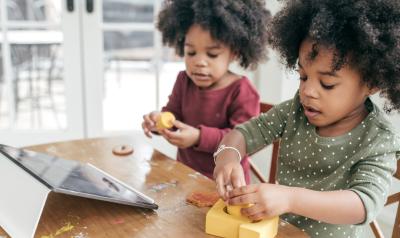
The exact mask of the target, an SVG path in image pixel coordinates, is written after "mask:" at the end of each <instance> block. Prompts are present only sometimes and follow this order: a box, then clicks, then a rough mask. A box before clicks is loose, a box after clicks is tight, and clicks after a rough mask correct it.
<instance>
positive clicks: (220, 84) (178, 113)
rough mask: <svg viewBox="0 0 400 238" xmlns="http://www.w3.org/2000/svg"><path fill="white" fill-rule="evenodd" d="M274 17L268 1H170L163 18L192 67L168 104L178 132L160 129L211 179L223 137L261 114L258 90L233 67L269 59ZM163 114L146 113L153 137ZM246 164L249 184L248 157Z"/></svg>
mask: <svg viewBox="0 0 400 238" xmlns="http://www.w3.org/2000/svg"><path fill="white" fill-rule="evenodd" d="M269 19H270V13H269V12H268V11H267V10H266V8H265V2H264V1H263V0H252V1H248V0H207V1H206V0H169V1H165V3H164V6H163V8H162V9H161V12H160V14H159V16H158V23H157V27H158V29H159V30H160V31H161V33H162V39H163V43H164V44H167V45H169V46H172V47H174V48H175V49H176V52H177V54H178V55H180V56H183V58H184V61H185V66H186V70H185V71H182V72H180V73H179V74H178V77H177V80H176V82H175V85H174V88H173V91H172V93H171V95H170V96H169V101H168V103H167V105H166V106H165V107H163V108H162V111H170V112H172V113H173V114H174V115H175V117H176V119H177V120H176V121H175V122H174V126H175V127H176V128H177V130H174V131H172V130H166V129H164V130H160V131H158V133H160V134H161V135H162V136H163V137H164V138H165V139H166V140H168V141H169V142H170V143H171V144H173V145H176V146H177V147H178V148H179V149H178V158H177V159H178V161H180V162H182V163H184V164H186V165H188V166H189V167H191V168H193V169H195V170H197V171H199V172H200V173H202V174H204V175H206V176H208V177H210V178H212V175H213V170H214V166H215V164H214V160H213V152H214V151H215V150H216V149H217V147H218V144H219V142H220V141H221V140H222V138H223V136H224V135H225V134H226V133H227V132H229V131H230V130H231V129H232V128H233V127H234V126H235V125H237V124H240V123H242V122H245V121H247V120H249V119H250V118H251V117H254V116H256V115H258V114H259V95H258V93H257V91H256V90H255V89H254V87H253V86H252V85H251V83H250V82H249V80H248V79H247V78H246V77H245V76H241V75H238V74H235V73H233V72H231V71H230V70H229V68H228V67H229V65H230V64H231V63H232V62H233V61H237V62H238V63H239V64H240V65H241V66H242V67H243V68H249V67H251V68H255V67H256V66H257V64H258V63H259V62H260V61H261V60H263V59H265V57H266V43H267V31H266V26H267V23H268V21H269ZM159 115H160V112H158V111H153V112H151V113H149V114H147V115H144V116H143V119H144V121H143V123H142V128H143V131H144V133H145V134H146V135H147V136H148V137H151V132H152V131H153V132H154V131H157V129H156V127H155V122H156V121H157V118H158V117H159ZM241 163H242V166H243V169H244V173H245V178H246V182H247V183H248V182H249V181H250V177H249V164H248V158H247V157H245V158H243V160H242V161H241Z"/></svg>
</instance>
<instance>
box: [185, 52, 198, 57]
mask: <svg viewBox="0 0 400 238" xmlns="http://www.w3.org/2000/svg"><path fill="white" fill-rule="evenodd" d="M195 54H196V52H187V55H189V56H194V55H195Z"/></svg>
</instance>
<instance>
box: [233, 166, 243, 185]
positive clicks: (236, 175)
mask: <svg viewBox="0 0 400 238" xmlns="http://www.w3.org/2000/svg"><path fill="white" fill-rule="evenodd" d="M231 180H232V185H233V188H240V187H242V186H246V181H245V179H244V174H243V170H242V168H240V169H234V170H233V171H232V175H231Z"/></svg>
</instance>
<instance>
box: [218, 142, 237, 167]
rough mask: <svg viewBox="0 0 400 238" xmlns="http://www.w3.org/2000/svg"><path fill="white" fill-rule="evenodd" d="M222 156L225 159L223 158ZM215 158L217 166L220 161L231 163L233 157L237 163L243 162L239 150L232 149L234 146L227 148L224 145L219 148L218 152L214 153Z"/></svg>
mask: <svg viewBox="0 0 400 238" xmlns="http://www.w3.org/2000/svg"><path fill="white" fill-rule="evenodd" d="M223 155H225V156H223ZM222 156H223V157H224V158H221V157H222ZM213 157H214V163H215V164H217V161H218V160H229V161H230V159H229V158H232V157H233V158H235V161H236V162H238V163H240V161H241V160H242V156H241V154H240V152H239V150H238V149H236V148H235V147H232V146H226V145H224V144H221V145H220V146H219V147H218V149H217V151H215V152H214V154H213Z"/></svg>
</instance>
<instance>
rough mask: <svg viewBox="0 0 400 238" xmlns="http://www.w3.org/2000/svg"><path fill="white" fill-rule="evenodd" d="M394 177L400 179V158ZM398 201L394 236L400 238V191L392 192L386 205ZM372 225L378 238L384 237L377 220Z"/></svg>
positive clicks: (393, 237)
mask: <svg viewBox="0 0 400 238" xmlns="http://www.w3.org/2000/svg"><path fill="white" fill-rule="evenodd" d="M394 177H395V178H397V179H399V180H400V160H398V161H397V171H396V173H395V174H394ZM393 203H398V204H397V205H398V206H397V212H396V219H395V222H394V226H393V232H392V238H400V192H397V193H395V194H392V195H390V196H389V197H388V199H387V201H386V204H385V206H387V205H390V204H393ZM369 225H370V226H371V229H372V232H373V233H374V235H375V237H376V238H384V235H383V233H382V230H381V228H380V227H379V225H378V223H377V221H376V220H374V221H373V222H371V223H370V224H369Z"/></svg>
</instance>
